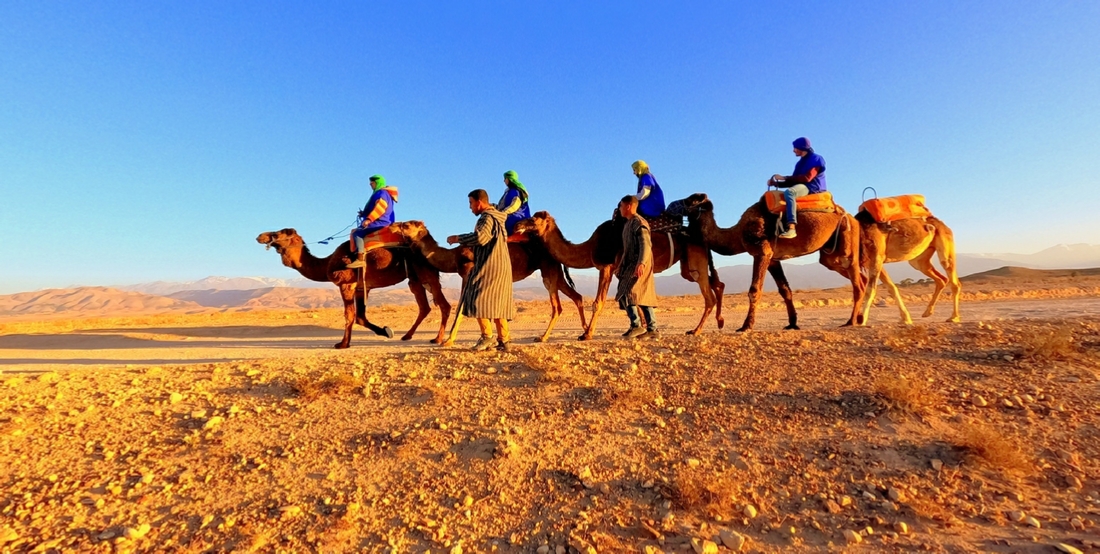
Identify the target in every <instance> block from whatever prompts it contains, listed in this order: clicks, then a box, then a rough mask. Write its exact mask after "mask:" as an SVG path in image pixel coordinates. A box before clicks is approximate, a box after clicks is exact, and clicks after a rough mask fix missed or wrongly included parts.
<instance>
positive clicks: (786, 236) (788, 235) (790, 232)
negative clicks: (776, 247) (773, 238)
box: [779, 225, 798, 239]
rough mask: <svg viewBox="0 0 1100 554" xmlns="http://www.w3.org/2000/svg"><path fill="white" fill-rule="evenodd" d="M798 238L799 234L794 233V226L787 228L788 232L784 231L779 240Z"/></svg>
mask: <svg viewBox="0 0 1100 554" xmlns="http://www.w3.org/2000/svg"><path fill="white" fill-rule="evenodd" d="M797 236H798V233H795V232H794V226H793V225H792V226H790V227H787V230H786V231H783V232H782V233H780V234H779V238H781V239H793V238H795V237H797Z"/></svg>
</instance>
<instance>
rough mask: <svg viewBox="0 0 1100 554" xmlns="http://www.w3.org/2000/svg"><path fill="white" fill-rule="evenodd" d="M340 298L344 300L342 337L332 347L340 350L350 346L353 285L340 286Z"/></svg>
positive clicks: (353, 302) (353, 300) (352, 320)
mask: <svg viewBox="0 0 1100 554" xmlns="http://www.w3.org/2000/svg"><path fill="white" fill-rule="evenodd" d="M340 299H341V300H343V301H344V338H343V339H342V340H341V341H340V342H338V343H336V345H335V346H334V347H333V348H336V349H340V350H342V349H344V348H347V347H349V346H351V328H352V326H353V325H355V307H356V306H355V285H344V286H341V287H340Z"/></svg>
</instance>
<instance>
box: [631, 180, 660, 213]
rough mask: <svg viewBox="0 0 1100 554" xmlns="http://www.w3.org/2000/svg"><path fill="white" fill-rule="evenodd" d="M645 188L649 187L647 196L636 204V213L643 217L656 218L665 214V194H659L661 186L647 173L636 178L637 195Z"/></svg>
mask: <svg viewBox="0 0 1100 554" xmlns="http://www.w3.org/2000/svg"><path fill="white" fill-rule="evenodd" d="M646 187H649V196H647V197H646V198H645V200H642V201H641V202H639V203H638V213H640V214H642V215H643V216H645V217H657V216H659V215H661V214H663V213H665V193H663V192H661V185H658V184H657V179H654V178H653V176H652V175H650V174H649V173H645V174H643V175H642V176H641V177H638V194H641V193H642V189H644V188H646Z"/></svg>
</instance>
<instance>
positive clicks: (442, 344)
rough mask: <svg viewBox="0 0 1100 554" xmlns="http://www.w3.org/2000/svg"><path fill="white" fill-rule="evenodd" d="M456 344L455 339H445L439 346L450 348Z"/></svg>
mask: <svg viewBox="0 0 1100 554" xmlns="http://www.w3.org/2000/svg"><path fill="white" fill-rule="evenodd" d="M454 345H455V342H454V341H453V340H448V341H443V342H442V343H440V344H439V347H440V348H450V347H452V346H454Z"/></svg>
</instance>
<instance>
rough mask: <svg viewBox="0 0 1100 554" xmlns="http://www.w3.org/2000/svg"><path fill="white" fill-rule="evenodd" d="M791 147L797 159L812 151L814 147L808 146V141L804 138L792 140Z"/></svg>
mask: <svg viewBox="0 0 1100 554" xmlns="http://www.w3.org/2000/svg"><path fill="white" fill-rule="evenodd" d="M791 146H793V147H794V153H795V155H796V156H798V157H799V158H801V157H802V156H805V155H806V154H809V153H810V152H813V151H814V147H813V146H810V139H808V138H806V137H798V138H796V139H794V142H792V143H791Z"/></svg>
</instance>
